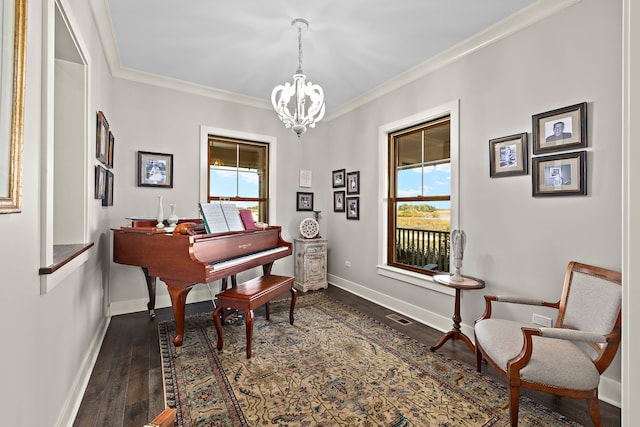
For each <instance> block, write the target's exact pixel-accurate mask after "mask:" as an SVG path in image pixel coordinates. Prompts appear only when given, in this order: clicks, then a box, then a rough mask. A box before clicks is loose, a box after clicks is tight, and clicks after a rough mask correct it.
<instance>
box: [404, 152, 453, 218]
mask: <svg viewBox="0 0 640 427" xmlns="http://www.w3.org/2000/svg"><path fill="white" fill-rule="evenodd" d="M423 170H424V174H423ZM450 193H451V164H450V163H446V164H440V165H434V166H425V167H424V168H421V167H417V168H411V169H404V170H400V171H398V194H397V196H398V197H415V196H441V195H448V194H450ZM429 204H431V205H433V206H435V207H437V208H439V209H449V207H450V203H449V202H431V203H429Z"/></svg>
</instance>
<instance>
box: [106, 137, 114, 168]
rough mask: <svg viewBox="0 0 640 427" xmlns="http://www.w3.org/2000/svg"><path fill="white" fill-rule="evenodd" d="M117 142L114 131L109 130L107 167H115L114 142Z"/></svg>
mask: <svg viewBox="0 0 640 427" xmlns="http://www.w3.org/2000/svg"><path fill="white" fill-rule="evenodd" d="M114 143H115V138H114V136H113V133H112V132H111V131H109V146H108V148H107V167H108V168H112V167H113V144H114Z"/></svg>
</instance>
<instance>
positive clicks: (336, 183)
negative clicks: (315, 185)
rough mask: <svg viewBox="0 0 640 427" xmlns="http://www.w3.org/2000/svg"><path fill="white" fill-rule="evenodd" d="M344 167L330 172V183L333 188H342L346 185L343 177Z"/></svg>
mask: <svg viewBox="0 0 640 427" xmlns="http://www.w3.org/2000/svg"><path fill="white" fill-rule="evenodd" d="M344 173H345V169H338V170H334V171H333V172H332V173H331V184H332V185H333V188H342V187H344V186H345V185H346V181H345V178H344Z"/></svg>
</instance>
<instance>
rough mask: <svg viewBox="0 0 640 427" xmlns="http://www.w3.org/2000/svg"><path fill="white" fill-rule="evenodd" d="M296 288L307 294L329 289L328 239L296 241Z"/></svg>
mask: <svg viewBox="0 0 640 427" xmlns="http://www.w3.org/2000/svg"><path fill="white" fill-rule="evenodd" d="M294 245H295V257H296V258H295V282H294V286H295V287H296V288H297V289H299V290H301V291H302V292H306V291H308V290H316V289H320V288H327V287H328V286H329V284H328V283H327V239H295V241H294Z"/></svg>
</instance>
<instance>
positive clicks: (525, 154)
mask: <svg viewBox="0 0 640 427" xmlns="http://www.w3.org/2000/svg"><path fill="white" fill-rule="evenodd" d="M527 137H528V134H527V133H526V132H524V133H518V134H515V135H509V136H504V137H502V138H496V139H491V140H489V176H490V177H491V178H499V177H503V176H514V175H526V174H527V173H529V171H528V165H529V162H528V158H529V149H528V147H527V139H528V138H527Z"/></svg>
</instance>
